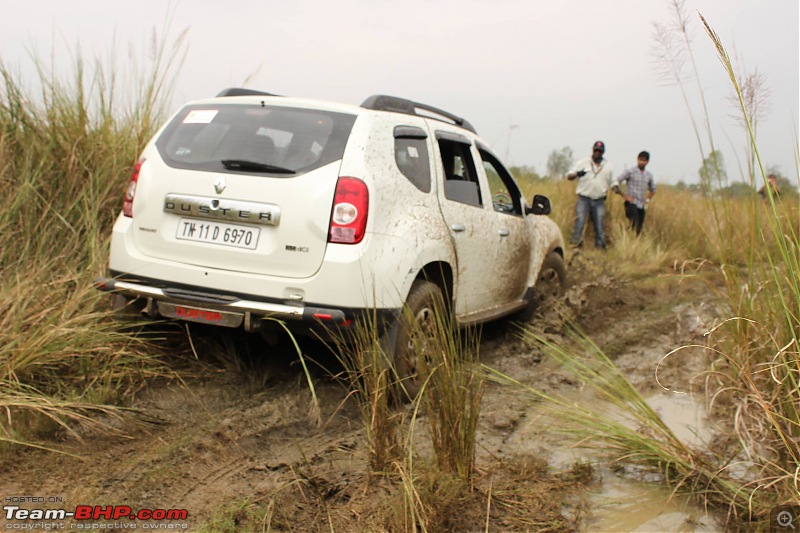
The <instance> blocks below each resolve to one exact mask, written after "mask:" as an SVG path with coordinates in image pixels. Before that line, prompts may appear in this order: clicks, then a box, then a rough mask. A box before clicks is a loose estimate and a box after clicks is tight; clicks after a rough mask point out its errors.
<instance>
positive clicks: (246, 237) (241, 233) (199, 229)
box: [175, 218, 261, 250]
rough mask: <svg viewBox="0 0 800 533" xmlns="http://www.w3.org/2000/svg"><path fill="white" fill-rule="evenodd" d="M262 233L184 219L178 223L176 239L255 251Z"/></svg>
mask: <svg viewBox="0 0 800 533" xmlns="http://www.w3.org/2000/svg"><path fill="white" fill-rule="evenodd" d="M260 233H261V228H254V227H252V226H243V225H241V224H228V223H227V222H211V221H208V220H194V219H191V218H182V219H180V221H179V222H178V232H177V234H176V235H175V237H176V238H177V239H180V240H182V241H194V242H207V243H209V244H219V245H222V246H234V247H236V248H245V249H247V250H255V249H256V246H257V245H258V237H259V235H260Z"/></svg>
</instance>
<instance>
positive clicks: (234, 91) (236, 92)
mask: <svg viewBox="0 0 800 533" xmlns="http://www.w3.org/2000/svg"><path fill="white" fill-rule="evenodd" d="M221 96H278V95H277V94H272V93H265V92H264V91H256V90H255V89H245V88H244V87H230V88H229V89H225V90H223V91H222V92H220V93H219V94H218V95H217V97H221Z"/></svg>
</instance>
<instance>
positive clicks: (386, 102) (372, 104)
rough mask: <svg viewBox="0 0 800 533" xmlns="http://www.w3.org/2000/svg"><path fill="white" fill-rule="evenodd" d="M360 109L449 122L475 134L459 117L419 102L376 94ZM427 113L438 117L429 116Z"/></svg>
mask: <svg viewBox="0 0 800 533" xmlns="http://www.w3.org/2000/svg"><path fill="white" fill-rule="evenodd" d="M361 107H363V108H364V109H374V110H376V111H391V112H394V113H404V114H406V115H418V116H423V117H428V118H433V119H436V120H440V121H442V122H446V121H448V120H449V121H450V122H452V123H453V124H455V125H457V126H461V127H462V128H464V129H466V130H469V131H471V132H472V133H477V132H476V131H475V128H473V127H472V124H470V123H469V122H467V121H466V120H465V119H463V118H461V117H459V116H456V115H454V114H452V113H448V112H447V111H444V110H442V109H439V108H436V107H433V106H429V105H426V104H421V103H419V102H412V101H411V100H407V99H405V98H398V97H397V96H387V95H385V94H376V95H373V96H370V97H369V98H367V99H366V100H364V102H363V103H362V104H361ZM417 110H420V111H426V112H427V113H423V114H420V113H418V112H417ZM428 113H430V114H433V115H438V116H431V115H430V114H428ZM444 119H447V120H444Z"/></svg>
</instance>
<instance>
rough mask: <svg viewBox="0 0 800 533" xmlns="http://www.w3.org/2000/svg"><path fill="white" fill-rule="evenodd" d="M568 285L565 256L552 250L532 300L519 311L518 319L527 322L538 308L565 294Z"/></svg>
mask: <svg viewBox="0 0 800 533" xmlns="http://www.w3.org/2000/svg"><path fill="white" fill-rule="evenodd" d="M566 287H567V268H566V266H564V258H562V257H561V255H560V254H559V253H558V252H550V253H549V254H547V257H545V259H544V261H543V262H542V268H541V269H540V270H539V276H538V277H537V279H536V285H535V286H534V287H533V294H532V296H531V300H530V302H528V306H527V307H526V308H525V309H524V310H522V311H521V312H520V313H519V315H518V316H517V319H518V320H519V321H521V322H527V321H528V320H530V319H531V318H532V317H533V313H534V312H535V311H536V310H537V309H541V308H542V307H544V306H545V305H547V302H548V301H550V300H553V299H555V298H558V297H559V296H561V295H563V294H564V290H565V289H566Z"/></svg>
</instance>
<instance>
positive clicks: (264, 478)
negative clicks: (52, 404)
mask: <svg viewBox="0 0 800 533" xmlns="http://www.w3.org/2000/svg"><path fill="white" fill-rule="evenodd" d="M569 259H570V265H569V272H570V288H569V290H568V291H567V292H566V294H565V295H564V297H563V298H562V299H561V300H560V301H559V302H558V303H557V304H556V305H554V306H553V307H551V308H548V310H547V311H546V312H543V313H540V314H539V315H538V316H537V317H535V318H534V320H535V321H536V324H537V326H538V327H539V328H540V329H542V330H543V331H545V332H547V333H548V334H550V335H553V336H558V335H560V332H561V329H562V324H563V319H562V318H559V317H558V316H557V314H556V312H555V311H554V309H556V308H558V309H560V310H561V311H562V312H566V313H567V314H568V315H569V316H570V317H572V318H573V320H574V321H575V322H576V323H577V324H578V326H579V327H580V328H581V329H582V330H583V331H584V332H586V333H587V334H588V335H589V336H590V337H591V338H592V339H593V340H594V341H595V342H596V343H597V344H598V345H600V346H601V347H603V348H604V349H605V350H606V351H607V353H608V354H609V355H610V356H611V357H612V358H615V359H616V360H617V362H618V364H619V365H620V366H621V368H623V369H624V370H625V371H626V372H628V374H629V375H630V376H631V378H632V380H633V381H634V383H636V384H637V385H639V387H640V388H641V389H642V390H643V391H644V392H645V393H646V394H650V393H652V394H654V395H657V394H659V393H664V387H667V388H669V389H673V390H688V389H689V388H691V387H692V380H691V378H692V376H694V375H695V374H696V372H697V371H698V370H699V369H700V365H701V363H702V361H701V359H702V358H701V356H700V355H699V353H700V352H692V351H691V350H687V351H684V352H682V353H681V354H680V355H676V356H675V357H674V358H670V359H669V360H667V361H666V363H664V364H663V365H662V366H661V368H660V372H659V381H660V382H661V384H660V385H659V384H658V383H657V382H656V380H655V378H654V369H655V367H656V365H657V364H658V362H659V360H660V359H661V357H662V356H663V355H664V354H666V353H667V352H669V351H670V350H672V349H673V348H675V347H677V346H681V345H687V344H692V343H695V342H697V341H698V340H700V339H701V338H702V333H703V332H704V331H705V328H706V327H707V326H708V324H709V323H710V322H711V320H713V318H714V317H715V316H716V315H717V312H716V311H715V309H714V308H713V307H712V306H710V305H709V304H708V303H707V301H708V300H707V299H705V300H701V299H699V298H698V297H697V294H698V293H700V292H699V291H707V288H706V287H705V286H704V285H701V284H700V283H699V282H698V281H696V280H692V279H691V278H686V277H681V276H679V275H678V273H676V272H671V271H665V272H662V273H658V274H653V275H648V276H641V277H638V278H633V277H630V276H628V277H625V276H621V275H618V274H615V273H614V272H611V271H609V270H608V269H607V267H606V266H605V264H606V263H605V261H604V259H603V255H602V254H600V253H594V252H592V251H588V252H585V253H583V254H581V253H579V254H577V255H575V256H574V257H570V258H569ZM701 287H702V289H701ZM176 337H177V335H176ZM192 340H193V343H194V349H195V352H196V353H197V355H198V359H195V358H194V357H193V356H192V355H188V354H186V352H185V349H186V348H185V342H184V345H183V346H181V345H180V343H178V348H175V350H176V351H177V352H180V353H179V354H175V355H170V356H169V357H168V360H169V361H170V362H171V364H173V365H174V369H175V375H174V377H173V378H172V379H160V380H155V381H152V382H148V383H145V384H143V386H142V388H141V390H140V391H139V392H137V393H136V394H135V395H134V396H133V399H132V401H131V402H130V407H132V408H134V409H136V410H137V413H138V415H137V419H138V420H140V421H141V422H139V423H136V424H134V423H132V422H130V421H126V422H118V421H113V420H109V421H108V422H109V424H111V425H115V426H116V427H118V428H119V430H120V432H119V434H108V432H107V431H95V430H92V429H90V428H78V433H79V434H80V437H81V438H80V439H78V438H76V437H75V436H73V435H70V434H69V433H66V432H64V431H54V432H53V433H52V434H50V435H48V436H47V438H46V439H45V440H44V441H43V444H45V445H47V446H50V447H52V448H55V449H58V450H60V451H61V452H64V453H53V452H49V451H44V450H39V449H33V448H15V449H12V450H9V449H6V450H4V451H2V455H0V479H2V481H0V488H2V490H0V497H3V498H5V503H4V505H9V504H18V505H20V507H21V508H28V509H33V508H37V506H38V508H43V509H56V508H59V507H60V506H61V507H63V508H64V509H66V510H68V511H69V510H72V509H74V508H75V507H76V506H78V505H89V506H101V507H106V506H130V507H131V508H132V509H167V510H173V509H176V510H183V509H185V510H186V511H187V512H188V518H186V519H185V520H176V521H173V522H169V523H166V522H161V523H160V527H162V528H165V527H166V526H167V525H169V526H170V528H171V529H183V530H188V531H197V530H201V531H266V530H272V531H321V530H326V531H337V532H338V531H363V530H369V531H383V530H392V531H401V530H404V529H406V530H409V529H410V526H409V524H412V523H413V520H410V519H409V518H408V516H407V515H406V514H405V513H406V511H404V509H407V506H404V499H405V498H406V497H407V495H406V494H405V493H404V492H403V490H402V488H398V486H400V487H402V484H401V483H399V482H398V478H397V475H399V474H396V475H391V474H390V475H386V476H378V475H375V474H372V473H370V471H369V468H368V457H367V445H366V438H365V435H364V424H363V423H362V420H361V415H360V412H359V410H358V408H357V405H356V404H355V401H354V400H353V399H352V398H348V395H347V390H346V389H345V387H344V386H343V385H342V384H341V383H340V382H338V381H337V380H336V379H333V378H331V376H330V373H329V372H328V371H326V370H323V369H322V368H321V367H322V366H324V367H328V368H329V369H334V370H335V369H336V368H337V363H336V359H335V358H333V357H332V356H330V355H329V354H327V353H326V350H325V349H324V347H323V346H321V345H319V344H315V343H310V342H309V343H304V344H303V350H304V352H305V353H306V354H307V355H308V356H309V357H310V358H313V359H314V360H315V361H317V362H318V363H319V366H314V367H312V372H311V373H312V377H313V380H314V385H315V390H316V393H317V395H318V398H319V405H320V407H321V413H320V417H319V420H321V424H317V423H316V420H317V419H316V418H315V416H314V414H315V413H314V412H313V409H312V407H311V406H312V398H311V395H310V392H309V388H308V385H307V383H306V377H305V374H304V373H303V371H302V367H301V365H300V364H299V363H298V361H297V358H296V356H294V355H293V351H292V347H291V345H290V344H289V343H287V342H283V343H282V344H280V345H279V346H277V347H268V346H267V345H266V344H264V343H262V341H261V340H260V339H259V338H255V337H254V338H251V339H248V340H247V341H243V340H242V339H241V338H238V339H237V338H235V337H233V336H231V335H227V336H222V337H221V336H219V335H215V334H209V333H207V332H202V331H199V330H197V331H195V333H194V335H193V338H192ZM170 349H171V348H170ZM480 358H481V361H482V362H483V363H484V364H485V365H488V366H490V367H492V368H495V369H497V370H499V371H500V372H502V373H504V374H506V375H508V376H512V377H514V378H515V379H517V380H519V381H521V382H523V383H526V384H531V385H533V386H536V387H538V388H540V389H542V390H545V391H546V392H550V393H559V394H565V395H567V396H570V397H574V398H580V395H581V394H582V389H581V386H580V384H579V383H576V382H575V381H574V380H572V379H571V378H570V377H569V376H567V375H564V374H562V373H561V372H559V369H558V367H557V366H556V365H554V364H553V362H552V361H548V360H547V358H546V357H544V356H543V355H542V353H541V352H540V351H538V350H537V349H532V348H530V347H527V346H526V345H525V344H524V343H523V342H522V341H520V340H519V339H518V338H517V337H516V335H515V329H514V327H513V326H512V325H511V324H510V323H508V322H500V323H496V324H492V325H489V326H487V327H485V328H484V331H483V335H482V342H481V347H480ZM537 409H539V402H537V401H536V400H534V399H533V398H532V397H529V396H527V395H524V394H521V393H520V391H519V390H510V389H509V388H507V387H503V386H500V385H497V384H494V383H490V384H488V386H487V389H486V392H485V395H484V399H483V403H482V410H481V418H480V422H479V427H478V446H477V451H476V470H477V472H478V474H477V476H476V480H475V484H474V487H473V488H472V489H473V490H472V491H468V494H467V495H463V494H461V493H459V492H458V491H448V489H447V487H448V483H450V482H451V481H452V480H447V479H442V478H440V477H439V478H436V477H435V476H432V474H431V472H432V471H433V470H432V469H430V468H425V460H426V459H425V454H426V452H425V450H424V446H423V449H421V451H420V452H419V453H420V456H421V457H420V459H419V461H420V468H419V470H418V471H416V472H415V475H416V476H417V486H419V487H422V488H421V489H420V491H421V492H423V491H424V492H425V493H424V494H420V496H419V497H420V498H424V500H425V502H426V506H427V507H426V508H428V509H430V513H429V515H428V516H427V522H426V523H427V524H428V526H429V529H430V530H432V531H446V530H458V531H465V530H481V531H485V530H487V527H488V530H490V531H514V530H516V531H574V530H587V529H588V530H594V531H597V530H598V529H594V528H593V526H592V524H593V523H594V524H595V525H596V524H597V522H596V521H595V522H593V520H595V519H596V517H594V518H593V515H594V511H595V509H594V507H595V504H593V503H592V501H593V500H592V499H591V498H587V494H589V493H591V492H592V491H595V492H596V491H597V490H602V486H603V483H604V481H603V476H602V475H600V474H599V473H598V472H599V470H598V468H597V466H595V467H591V466H588V465H587V464H586V463H581V462H576V460H575V457H576V456H574V455H570V454H568V453H565V450H567V449H569V446H568V444H567V443H566V442H565V441H564V440H563V437H562V436H561V435H560V434H558V433H556V432H555V431H554V428H553V427H552V425H553V422H552V420H551V419H548V418H546V417H539V416H538V414H536V413H538V411H537ZM420 416H422V417H424V413H423V414H421V415H420ZM428 477H430V479H428ZM454 494H460V495H458V496H454ZM665 494H668V492H665ZM30 497H36V498H42V500H38V501H37V500H33V501H30ZM9 498H17V499H16V500H15V499H9ZM42 502H46V503H42ZM6 518H8V517H7V516H0V523H1V524H2V528H3V529H4V530H6V529H8V530H11V529H12V528H14V529H17V530H19V528H18V527H16V526H20V527H21V525H20V524H21V523H20V522H12V521H9V520H6ZM689 520H696V518H692V517H684V518H680V519H679V520H678V523H677V524H676V525H675V527H677V528H678V529H680V528H684V529H680V530H692V529H686V528H685V525H681V524H682V523H683V522H686V521H689ZM37 523H40V525H39V526H38V527H39V529H40V530H44V529H46V528H45V526H44V525H42V524H44V522H42V521H37V520H31V521H29V522H26V524H28V525H30V526H31V527H33V526H34V525H35V524H37ZM92 523H94V524H101V523H105V524H106V525H105V527H108V528H114V529H131V528H133V527H134V526H138V529H143V528H144V526H146V525H147V524H148V523H146V522H134V521H127V522H126V521H115V520H104V519H101V520H99V521H93V522H92ZM56 525H57V524H56ZM62 525H64V526H65V527H66V528H67V529H70V528H73V529H74V528H75V527H76V524H75V523H74V522H69V521H68V522H66V524H62ZM78 525H87V523H86V522H84V523H83V524H78ZM151 525H155V524H154V523H151ZM98 527H99V526H98ZM596 527H600V526H596ZM669 527H673V526H669ZM709 527H710V526H708V527H707V528H706V529H703V528H702V527H701V528H698V529H696V530H713V527H710V529H709ZM53 529H57V528H56V527H55V526H54V527H53ZM678 529H676V530H678Z"/></svg>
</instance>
